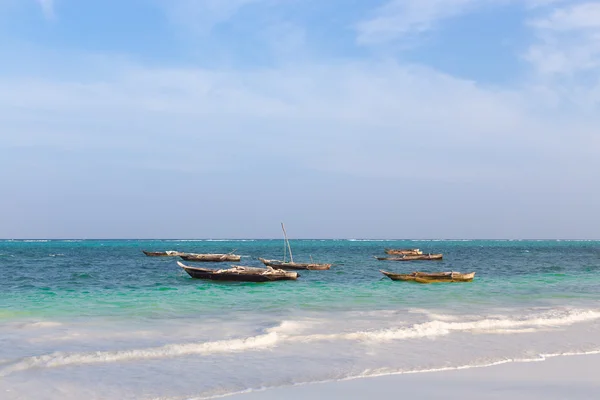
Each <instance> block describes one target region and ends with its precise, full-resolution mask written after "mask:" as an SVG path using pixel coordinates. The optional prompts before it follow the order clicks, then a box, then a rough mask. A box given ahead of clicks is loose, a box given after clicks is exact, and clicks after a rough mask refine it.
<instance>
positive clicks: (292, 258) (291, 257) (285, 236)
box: [281, 222, 294, 262]
mask: <svg viewBox="0 0 600 400" xmlns="http://www.w3.org/2000/svg"><path fill="white" fill-rule="evenodd" d="M281 229H283V239H284V240H285V242H284V245H285V244H286V243H287V247H288V251H289V252H290V261H291V262H294V256H292V248H291V247H290V241H289V240H288V238H287V233H286V232H285V226H283V222H282V223H281Z"/></svg>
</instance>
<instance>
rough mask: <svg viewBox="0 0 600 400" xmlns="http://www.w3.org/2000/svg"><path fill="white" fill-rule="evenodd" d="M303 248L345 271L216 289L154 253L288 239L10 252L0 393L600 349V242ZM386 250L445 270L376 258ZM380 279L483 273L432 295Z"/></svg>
mask: <svg viewBox="0 0 600 400" xmlns="http://www.w3.org/2000/svg"><path fill="white" fill-rule="evenodd" d="M291 242H292V249H293V251H294V258H295V260H296V261H305V260H309V259H310V258H309V257H310V256H312V258H313V259H314V260H315V261H317V262H332V263H334V266H333V267H332V269H331V270H329V271H301V272H300V273H301V277H300V278H299V279H298V280H297V281H285V282H272V283H263V284H256V283H217V282H206V281H200V280H193V279H191V278H190V277H189V276H188V275H187V274H186V273H185V272H184V271H182V270H181V269H180V268H179V267H178V266H177V264H176V258H170V257H169V258H156V257H146V256H145V255H144V254H143V253H142V252H141V250H142V249H146V250H179V251H187V252H198V253H201V252H225V253H227V252H230V251H232V250H234V249H235V252H236V254H241V255H243V258H242V261H241V262H240V263H238V264H243V265H250V266H261V264H260V262H259V261H258V260H257V258H258V257H265V258H280V257H281V255H282V252H283V244H282V241H281V240H256V241H252V240H248V241H177V240H164V241H158V240H156V241H136V240H93V241H0V290H1V295H0V349H1V350H0V393H5V394H6V395H7V396H9V397H8V398H13V397H14V398H18V397H19V396H21V397H36V396H38V395H39V394H40V393H41V392H40V390H41V389H40V388H41V387H44V389H43V394H44V396H45V398H57V399H58V398H61V399H64V398H73V399H75V398H81V397H82V396H87V397H89V398H92V399H93V398H156V397H165V398H202V397H210V396H215V395H222V394H227V393H233V392H238V391H243V390H248V389H257V388H261V387H271V386H282V385H290V384H295V383H303V382H312V381H323V380H336V379H345V378H349V377H354V376H368V375H374V374H386V373H395V372H402V371H420V370H428V369H437V368H448V367H450V368H451V367H460V366H465V365H484V364H489V363H495V362H501V361H503V360H507V359H535V358H539V357H540V354H557V353H573V352H575V353H579V352H593V351H597V350H599V349H600V341H599V340H598V339H597V338H598V337H600V336H599V335H598V333H600V306H599V303H598V300H600V274H599V271H600V242H595V241H359V240H292V241H291ZM385 247H418V248H420V249H422V250H423V251H425V252H432V253H434V252H442V253H444V260H443V261H436V262H383V261H377V260H375V259H374V257H373V256H374V255H382V254H383V249H384V248H385ZM203 265H205V264H203ZM217 265H219V267H222V266H223V265H222V264H217ZM380 269H386V270H391V271H397V272H403V271H406V272H410V271H413V270H417V269H419V270H430V271H438V270H439V271H441V270H455V271H462V272H470V271H475V272H476V273H477V275H476V278H475V280H474V281H473V282H471V283H460V284H459V283H456V284H433V285H420V284H414V283H407V282H394V281H391V280H389V279H387V278H385V277H383V276H382V275H381V273H380V272H379V270H380ZM32 381H34V382H36V385H31V384H27V382H32ZM38 383H39V384H38ZM11 396H12V397H11Z"/></svg>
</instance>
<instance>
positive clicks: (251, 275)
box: [177, 261, 300, 282]
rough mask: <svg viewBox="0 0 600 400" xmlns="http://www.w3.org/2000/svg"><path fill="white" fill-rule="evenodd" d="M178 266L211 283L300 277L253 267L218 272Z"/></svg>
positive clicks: (287, 279)
mask: <svg viewBox="0 0 600 400" xmlns="http://www.w3.org/2000/svg"><path fill="white" fill-rule="evenodd" d="M177 264H178V265H179V266H180V267H181V268H183V270H184V271H185V272H187V273H188V275H189V276H191V277H192V278H195V279H205V280H211V281H229V282H273V281H289V280H296V279H297V278H298V277H299V276H300V275H299V274H298V273H296V272H288V271H283V270H274V269H271V270H269V269H264V268H251V267H239V266H238V267H233V268H230V269H226V270H216V269H210V268H196V267H190V266H187V265H185V264H183V263H181V262H179V261H178V262H177Z"/></svg>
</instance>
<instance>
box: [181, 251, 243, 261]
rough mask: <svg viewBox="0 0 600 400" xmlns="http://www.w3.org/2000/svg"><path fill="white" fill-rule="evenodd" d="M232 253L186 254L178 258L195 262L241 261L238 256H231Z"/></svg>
mask: <svg viewBox="0 0 600 400" xmlns="http://www.w3.org/2000/svg"><path fill="white" fill-rule="evenodd" d="M234 251H235V250H234ZM232 253H233V252H232ZM232 253H228V254H196V253H187V254H182V255H180V256H179V257H181V258H182V259H183V260H185V261H197V262H226V261H240V260H241V259H242V256H238V255H236V254H232Z"/></svg>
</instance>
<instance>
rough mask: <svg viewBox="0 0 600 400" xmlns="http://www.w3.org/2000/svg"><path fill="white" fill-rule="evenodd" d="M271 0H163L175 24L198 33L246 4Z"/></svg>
mask: <svg viewBox="0 0 600 400" xmlns="http://www.w3.org/2000/svg"><path fill="white" fill-rule="evenodd" d="M265 1H269V0H163V3H162V4H163V5H164V7H165V9H166V10H167V13H168V15H169V17H170V19H171V20H172V21H173V23H174V24H176V25H178V26H181V27H183V28H184V29H187V30H188V31H191V32H194V33H197V34H208V33H209V32H210V31H211V30H212V29H213V28H214V27H215V26H217V25H219V24H221V23H223V22H226V21H228V20H229V19H230V18H232V17H233V16H235V15H236V13H237V12H238V11H240V10H241V9H243V8H244V7H245V6H248V5H251V4H253V3H260V2H265Z"/></svg>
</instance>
